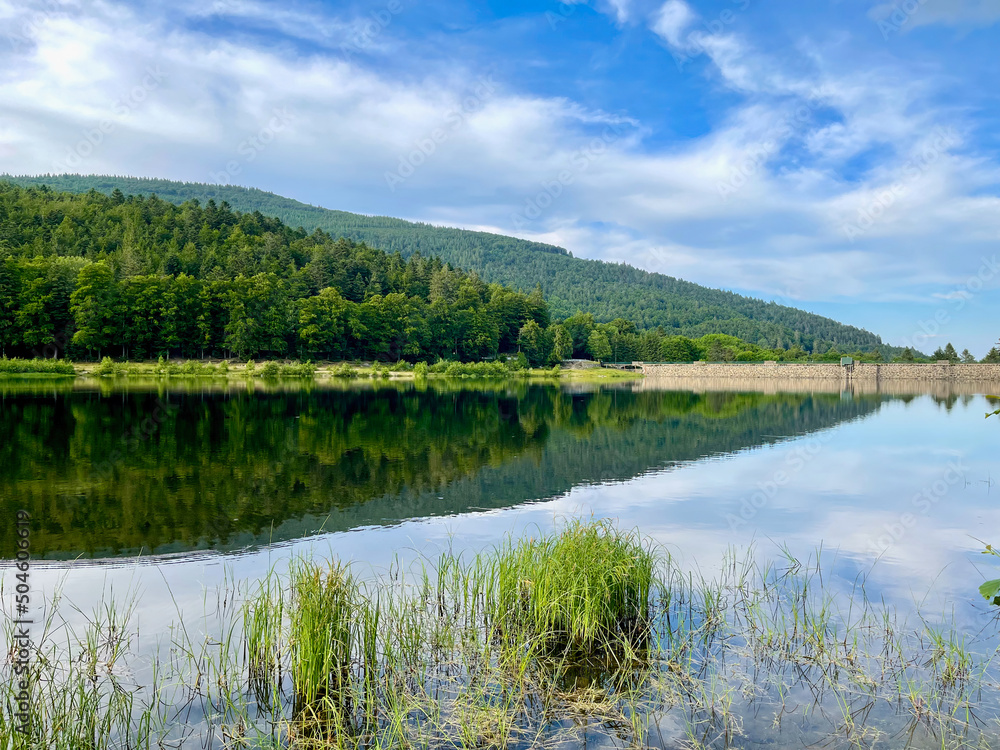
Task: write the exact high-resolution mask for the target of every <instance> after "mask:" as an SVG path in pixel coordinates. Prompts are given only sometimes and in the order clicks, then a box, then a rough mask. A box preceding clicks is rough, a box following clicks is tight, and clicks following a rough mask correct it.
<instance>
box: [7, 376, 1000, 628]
mask: <svg viewBox="0 0 1000 750" xmlns="http://www.w3.org/2000/svg"><path fill="white" fill-rule="evenodd" d="M993 408H995V407H992V406H991V402H990V401H989V400H988V399H987V398H986V397H985V396H981V395H965V396H954V395H951V396H947V395H932V394H921V393H919V392H915V393H910V394H904V395H888V394H852V393H808V392H804V393H782V394H765V393H759V392H750V391H748V392H707V393H696V392H692V391H676V390H661V389H659V388H658V387H657V386H656V385H655V384H653V383H649V382H646V383H641V384H636V385H632V384H626V385H622V386H618V387H614V388H588V387H561V388H560V387H546V386H527V385H523V384H518V385H506V384H504V385H498V386H493V387H463V386H461V385H451V386H444V385H443V386H437V385H434V384H432V385H431V386H430V387H426V388H414V387H413V386H412V385H393V384H388V385H386V386H384V387H378V388H375V387H372V386H360V387H356V388H346V387H339V386H324V385H310V386H306V387H302V386H297V385H292V386H273V387H267V386H262V385H260V384H257V385H253V384H250V385H246V384H243V383H230V384H220V383H187V384H171V385H169V386H164V385H163V384H159V385H157V384H153V383H150V384H142V383H131V384H129V385H128V386H118V387H116V386H112V385H109V384H107V383H105V384H101V385H98V384H90V385H88V384H87V383H76V384H72V385H67V384H62V385H59V384H53V383H45V384H42V385H38V384H37V383H36V384H25V383H24V382H17V381H9V380H8V381H0V497H2V503H3V513H2V517H3V518H4V519H10V522H9V523H6V524H5V525H4V527H3V528H2V529H0V545H2V550H3V557H5V558H7V559H9V558H11V557H12V556H13V550H14V526H13V521H12V519H13V517H14V514H15V512H16V511H17V510H18V509H26V510H28V511H29V512H30V513H31V515H32V518H33V522H34V523H33V528H32V551H33V556H34V557H35V558H36V560H39V562H38V563H37V564H36V565H35V568H34V573H33V575H34V578H33V585H34V586H35V587H37V588H38V589H39V592H40V594H41V593H46V594H49V593H51V591H52V590H54V588H55V587H57V586H60V585H61V586H62V587H63V591H64V594H65V596H66V598H67V599H68V600H69V601H70V602H72V603H74V604H75V605H77V606H78V607H80V609H81V610H83V611H88V610H89V608H91V607H93V606H94V604H95V603H96V602H98V601H99V600H100V599H101V598H102V597H103V596H106V595H107V594H108V593H109V592H111V591H114V592H118V594H120V593H121V592H123V591H129V592H132V593H134V594H135V595H137V596H138V597H140V600H141V602H142V607H141V608H140V609H139V611H138V613H137V619H138V621H139V623H138V626H137V632H139V633H141V638H143V639H150V641H152V640H155V638H156V637H158V635H157V634H158V632H159V631H161V630H162V628H163V626H164V623H167V622H169V621H171V620H176V619H177V618H178V617H182V618H193V619H194V621H197V619H198V617H199V616H200V614H201V613H203V612H204V611H205V600H206V597H208V596H211V594H210V593H206V592H212V591H213V590H214V589H215V587H217V586H219V585H220V584H222V583H223V582H224V581H229V580H234V579H237V580H242V579H252V578H254V577H259V576H262V575H263V574H264V573H265V572H266V571H267V570H268V569H269V568H271V567H279V568H280V567H282V566H283V564H284V562H285V561H286V560H287V559H288V557H289V556H290V555H292V554H295V553H298V552H307V553H308V552H315V553H317V554H322V555H337V556H339V557H341V558H344V559H351V560H357V561H363V562H365V563H371V564H372V565H374V566H375V567H376V569H379V568H384V567H386V566H388V565H390V563H391V561H392V559H393V557H394V556H395V555H399V556H401V557H403V558H407V557H409V558H413V557H415V556H417V555H421V554H432V553H433V552H434V551H436V550H440V549H442V548H443V547H444V546H445V545H450V546H452V547H455V548H459V549H470V550H477V549H481V548H483V547H486V546H489V545H491V544H492V543H494V542H496V541H498V540H499V539H501V538H502V537H503V536H504V535H506V534H508V533H521V532H523V531H525V530H526V529H529V528H532V527H534V526H538V527H541V528H543V529H547V528H550V527H552V526H553V524H557V523H559V521H560V519H564V518H567V517H577V516H588V517H589V516H594V517H599V518H603V517H611V518H616V519H619V521H620V524H621V525H623V526H627V527H638V528H640V529H641V530H642V531H643V532H644V533H645V534H648V535H650V536H652V537H654V538H655V539H657V540H659V541H660V542H662V543H663V544H665V545H667V547H668V548H669V549H670V550H671V552H672V553H673V554H674V555H675V556H676V557H677V559H678V560H680V561H681V563H682V565H684V566H686V567H688V568H690V569H691V570H698V571H701V572H703V573H706V574H712V572H713V571H715V570H717V569H718V567H719V566H720V565H721V564H722V561H723V559H724V557H725V555H726V553H727V551H728V550H730V549H731V548H733V547H735V548H739V549H743V548H752V549H754V550H756V554H758V555H759V556H764V557H774V558H780V557H781V556H782V555H784V554H785V553H786V552H787V553H790V554H793V555H796V556H799V557H801V558H806V557H809V556H813V557H815V556H816V555H817V554H820V553H819V552H818V550H819V549H820V548H822V550H823V551H822V553H821V554H822V555H823V557H824V561H825V562H824V570H825V575H826V576H827V581H826V584H827V585H828V586H830V587H831V588H832V589H841V590H850V588H851V586H852V585H854V584H855V583H856V581H857V580H858V579H859V576H864V577H865V579H866V581H867V592H868V595H869V597H874V598H882V599H884V600H885V601H887V602H889V603H891V604H893V605H895V606H897V607H899V608H900V609H901V611H903V612H904V613H905V612H906V611H908V610H913V608H914V607H915V603H917V602H919V603H920V604H921V607H922V608H924V609H927V608H930V609H931V610H932V611H941V612H945V611H947V612H949V613H953V614H954V617H955V619H956V620H957V621H958V622H959V624H960V626H961V627H962V628H964V629H965V630H967V632H968V633H969V634H970V636H974V637H979V636H980V635H981V633H982V631H983V629H984V628H988V627H991V623H993V624H992V627H993V629H994V630H995V629H996V625H995V621H993V620H992V619H991V618H992V617H993V613H992V612H991V611H990V608H989V607H987V606H986V604H985V602H983V601H982V600H981V598H980V597H979V596H978V593H977V591H976V589H977V586H978V585H979V583H981V582H982V581H983V580H984V578H994V577H1000V565H997V563H1000V559H995V558H988V557H984V556H983V555H981V554H980V553H981V550H982V549H983V542H993V543H1000V487H998V486H996V484H995V478H996V477H998V475H1000V464H998V459H997V455H998V454H997V446H998V445H1000V420H997V419H995V418H994V419H990V420H985V419H984V418H983V416H984V413H985V412H986V411H987V409H989V410H992V409H993ZM979 540H982V542H981V541H979ZM42 558H44V561H43V560H42ZM994 560H995V562H994ZM5 575H6V571H5ZM167 587H169V589H170V591H171V592H172V597H171V596H167V595H166V593H165V591H166V588H167ZM39 598H40V597H39ZM192 613H193V614H192ZM204 627H205V629H206V632H207V630H209V629H210V624H209V623H208V622H207V620H206V621H205V623H204Z"/></svg>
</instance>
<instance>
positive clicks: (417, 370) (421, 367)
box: [413, 362, 427, 378]
mask: <svg viewBox="0 0 1000 750" xmlns="http://www.w3.org/2000/svg"><path fill="white" fill-rule="evenodd" d="M413 375H414V376H415V377H417V378H426V377H427V363H426V362H417V364H416V365H414V366H413Z"/></svg>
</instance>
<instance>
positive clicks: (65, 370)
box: [0, 357, 76, 375]
mask: <svg viewBox="0 0 1000 750" xmlns="http://www.w3.org/2000/svg"><path fill="white" fill-rule="evenodd" d="M0 375H76V368H75V367H73V363H72V362H68V361H66V360H65V359H7V358H6V357H4V358H3V359H0Z"/></svg>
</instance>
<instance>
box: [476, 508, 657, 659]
mask: <svg viewBox="0 0 1000 750" xmlns="http://www.w3.org/2000/svg"><path fill="white" fill-rule="evenodd" d="M658 562H659V561H658V558H657V555H656V553H654V551H653V550H652V548H651V546H650V545H649V544H648V543H644V542H643V540H642V539H641V538H640V536H639V535H638V533H637V532H623V531H621V530H619V529H617V528H615V527H614V526H613V525H612V524H610V523H609V522H606V521H604V522H598V523H585V522H582V521H574V522H572V523H570V524H569V525H568V526H567V527H566V528H565V529H563V530H562V531H561V532H558V533H553V534H548V535H542V536H540V537H538V538H530V539H526V540H519V541H517V542H513V543H508V544H507V545H505V546H504V547H503V548H501V549H500V551H499V552H498V554H497V555H496V559H495V562H494V573H495V579H496V598H495V601H494V603H493V606H494V618H495V620H496V622H497V625H498V627H499V628H500V629H501V631H502V632H503V633H504V634H505V637H509V636H514V637H518V638H522V639H524V638H529V639H532V640H537V641H538V642H539V643H540V644H541V645H544V646H545V647H546V648H547V649H550V650H562V651H570V652H574V653H578V654H582V655H594V656H596V655H606V656H622V657H624V656H625V655H626V654H627V653H628V654H629V656H630V657H631V656H632V654H631V653H630V652H631V651H632V649H633V648H634V647H635V646H636V645H637V643H638V642H639V641H641V640H643V639H644V638H645V636H648V633H649V612H650V594H651V592H652V591H653V588H654V584H655V583H656V577H657V568H658Z"/></svg>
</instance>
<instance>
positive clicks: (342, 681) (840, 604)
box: [0, 523, 1000, 750]
mask: <svg viewBox="0 0 1000 750" xmlns="http://www.w3.org/2000/svg"><path fill="white" fill-rule="evenodd" d="M725 571H726V572H725V573H724V574H723V575H722V576H721V577H720V578H719V579H717V580H710V581H709V580H697V579H694V578H693V577H691V576H689V575H684V574H682V573H681V572H680V571H679V570H678V569H677V568H676V567H675V566H674V564H673V563H672V561H671V559H670V557H669V555H667V554H666V553H665V552H663V551H662V550H660V549H658V548H656V547H655V546H654V545H653V544H652V543H650V542H649V541H648V540H646V539H644V538H642V537H641V536H640V535H638V534H637V533H634V532H626V531H622V530H620V529H617V528H616V527H614V526H613V525H610V524H604V523H601V524H595V523H571V524H569V525H568V526H567V527H565V528H564V529H562V530H560V531H558V532H554V533H551V534H538V535H536V536H535V537H534V538H521V539H510V540H508V541H507V542H505V543H504V544H501V545H499V546H498V547H496V548H494V549H492V550H489V551H487V552H484V553H482V554H480V555H478V556H475V557H473V558H469V559H466V558H464V557H462V556H458V555H454V554H451V553H446V554H444V555H442V556H441V557H440V558H439V559H438V560H437V561H436V562H435V563H434V564H426V565H419V566H417V567H412V568H406V569H403V568H401V567H400V566H398V565H396V566H393V567H392V569H391V571H390V572H389V573H388V574H384V575H370V574H369V575H362V573H363V571H359V570H356V569H352V568H351V567H349V566H346V565H344V564H343V563H341V562H338V561H335V560H334V561H317V560H311V559H295V560H294V561H293V562H292V564H291V565H290V567H289V570H288V572H287V573H285V574H280V575H279V574H278V573H276V572H272V573H271V574H270V575H269V576H267V577H266V578H265V579H264V580H263V581H258V582H254V583H252V584H249V585H248V586H243V587H241V588H239V590H227V591H224V592H220V595H219V596H218V598H217V601H218V602H219V604H218V607H219V611H218V612H217V613H215V614H216V616H218V618H219V622H220V625H219V627H218V630H217V632H212V633H198V632H193V631H189V630H188V628H187V626H185V625H184V623H183V622H182V623H180V624H178V625H176V626H174V627H173V628H172V629H171V634H172V635H171V637H170V643H169V644H168V646H169V654H165V655H164V654H161V655H160V656H159V657H157V656H151V655H144V656H143V657H138V656H137V655H136V654H134V653H132V652H131V649H130V641H129V637H128V635H127V634H128V633H129V632H131V631H130V624H129V623H130V618H131V615H132V613H133V607H134V603H125V604H123V603H121V602H113V601H112V602H106V603H105V605H104V606H103V607H102V608H101V609H100V610H98V611H97V612H95V614H94V616H93V617H92V618H90V621H89V623H88V625H87V627H86V628H85V630H84V631H83V632H80V633H71V634H70V635H71V637H67V636H66V632H65V629H64V627H63V626H61V625H60V623H59V622H58V620H57V618H56V616H55V614H50V619H49V621H48V622H47V624H46V625H45V626H44V627H45V633H44V635H43V636H42V638H40V639H39V645H38V651H37V653H35V654H34V655H33V659H32V674H31V682H32V688H31V694H32V701H31V711H32V718H31V722H30V725H31V727H32V735H31V736H30V737H28V738H21V737H20V736H18V735H13V743H12V745H11V746H12V747H15V748H22V747H23V748H27V747H51V748H77V747H84V746H86V747H88V748H110V747H155V746H158V743H161V742H162V743H164V744H165V745H169V744H170V743H171V742H174V741H176V740H177V739H178V738H181V737H191V736H195V737H201V738H202V739H201V740H199V741H198V742H199V744H201V742H202V741H206V738H208V737H210V736H213V737H215V738H217V739H221V740H222V745H221V746H224V747H269V748H278V747H287V748H303V749H304V748H310V749H313V748H315V749H317V750H318V749H319V748H337V749H345V750H355V749H358V748H396V747H398V748H505V747H529V746H542V745H544V746H554V745H555V744H558V743H562V742H568V743H570V745H572V746H582V745H581V743H584V742H585V741H588V740H592V739H595V738H597V737H603V738H604V740H610V741H611V742H612V743H614V744H615V745H616V746H623V747H624V746H629V747H644V746H657V747H681V746H683V747H704V748H730V747H732V748H736V747H741V748H742V747H756V746H758V744H767V745H771V746H775V745H774V743H777V745H776V746H779V747H782V746H803V745H809V744H812V743H816V744H817V745H818V746H828V747H874V746H879V747H882V746H885V747H896V746H899V747H903V746H907V747H911V746H913V747H924V746H927V747H948V748H951V747H966V746H968V747H991V746H997V743H998V742H1000V734H998V731H997V726H996V723H995V722H993V721H989V720H985V719H986V718H987V717H989V716H991V715H993V716H995V715H996V709H997V694H996V688H995V679H996V674H995V670H994V669H993V662H992V659H993V652H992V650H991V649H990V648H983V649H982V650H981V651H976V650H975V649H974V648H973V645H974V644H972V643H970V642H968V641H967V640H966V639H964V638H963V637H961V636H959V635H957V634H956V632H955V630H954V628H952V627H951V626H950V625H949V624H948V622H947V621H936V620H933V619H931V618H925V617H924V616H921V617H920V618H919V619H918V621H917V622H915V623H912V624H910V623H907V622H905V621H901V620H900V619H899V618H898V617H897V616H896V615H895V614H894V613H893V611H892V610H891V609H889V608H888V607H885V606H884V605H881V604H878V603H873V602H869V601H868V600H867V598H866V597H865V596H864V592H863V589H862V590H857V591H854V592H852V594H851V596H850V597H849V599H848V600H846V601H838V600H837V598H836V597H835V596H834V595H833V594H832V593H831V592H828V591H827V590H826V589H825V588H824V583H823V576H822V572H821V571H820V570H819V569H818V568H816V567H813V566H809V565H806V564H803V563H801V562H799V561H797V560H794V559H792V558H789V559H788V560H787V561H786V563H785V565H784V567H774V566H770V565H763V566H759V565H756V564H754V563H752V562H751V561H750V559H749V558H735V557H734V558H732V559H731V560H730V561H729V562H728V564H727V566H726V569H725ZM234 603H235V608H234ZM57 610H58V607H57V606H56V607H55V608H53V609H50V613H54V612H56V611H57ZM8 622H9V620H8ZM8 627H10V626H9V625H8ZM143 660H145V661H144V663H143ZM3 669H4V670H7V671H9V669H10V666H9V664H8V666H5V667H4V668H3ZM4 676H5V677H8V676H9V675H7V674H5V675H4ZM14 685H15V682H14V681H12V680H9V679H7V680H5V687H4V688H0V690H3V691H6V694H5V695H4V696H3V703H4V705H6V706H8V707H9V706H11V705H16V696H15V695H14V694H13V691H14V690H15V688H14V687H13V686H14ZM980 717H983V718H984V720H982V721H980V720H979V719H980ZM11 732H12V726H11V720H10V715H9V712H8V713H6V714H4V715H3V718H2V719H0V736H3V737H5V738H7V737H11V736H12V734H11Z"/></svg>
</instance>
